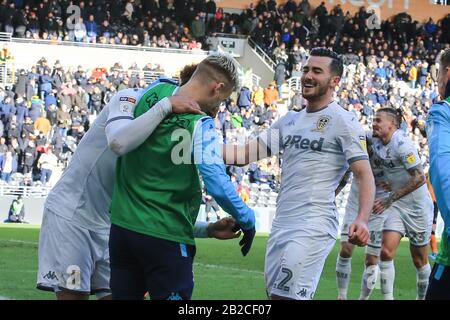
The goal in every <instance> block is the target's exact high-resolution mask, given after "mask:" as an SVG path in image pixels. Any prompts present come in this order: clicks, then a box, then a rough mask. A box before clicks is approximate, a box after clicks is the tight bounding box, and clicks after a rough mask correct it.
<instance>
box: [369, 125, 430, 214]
mask: <svg viewBox="0 0 450 320" xmlns="http://www.w3.org/2000/svg"><path fill="white" fill-rule="evenodd" d="M368 139H371V144H372V149H373V161H374V163H375V165H377V166H379V167H381V168H382V169H383V172H384V176H385V178H386V180H387V181H388V182H389V184H390V186H391V189H392V190H393V191H396V190H399V189H400V188H402V187H404V186H405V185H406V184H407V183H408V181H409V180H410V179H411V175H410V174H409V173H408V170H410V169H413V168H416V167H419V166H420V165H421V160H420V157H419V153H418V151H417V148H416V147H415V146H414V144H413V143H412V141H411V139H410V138H409V137H408V134H407V133H405V132H404V131H403V130H400V129H398V130H397V131H395V132H394V134H393V135H392V138H391V140H390V141H389V143H388V144H386V145H384V144H383V142H382V141H381V140H380V139H378V138H376V137H370V136H368ZM430 200H431V198H430V194H429V192H428V188H427V186H426V184H424V185H423V186H421V187H419V188H418V189H416V190H414V191H413V192H411V193H409V194H407V195H405V196H404V197H402V198H400V199H399V200H397V201H400V202H402V203H404V205H405V206H406V207H411V206H424V205H425V203H426V202H427V201H430ZM427 207H428V206H427Z"/></svg>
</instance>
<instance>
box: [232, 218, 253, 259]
mask: <svg viewBox="0 0 450 320" xmlns="http://www.w3.org/2000/svg"><path fill="white" fill-rule="evenodd" d="M239 229H240V230H242V232H243V233H244V236H243V237H242V239H241V241H239V245H240V246H241V252H242V255H243V256H244V257H245V256H246V255H247V253H248V252H249V251H250V248H251V247H252V243H253V238H254V237H255V234H256V229H255V227H253V228H252V229H249V230H244V229H242V228H241V226H240V225H238V224H236V225H235V226H234V228H233V231H234V232H236V231H238V230H239Z"/></svg>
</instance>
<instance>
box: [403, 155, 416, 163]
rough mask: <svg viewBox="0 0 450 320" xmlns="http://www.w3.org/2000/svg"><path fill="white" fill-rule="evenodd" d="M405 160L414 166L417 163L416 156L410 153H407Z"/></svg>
mask: <svg viewBox="0 0 450 320" xmlns="http://www.w3.org/2000/svg"><path fill="white" fill-rule="evenodd" d="M405 158H406V162H407V163H409V164H414V163H416V161H417V159H416V156H415V155H414V153H412V152H410V153H408V154H407V155H406V157H405Z"/></svg>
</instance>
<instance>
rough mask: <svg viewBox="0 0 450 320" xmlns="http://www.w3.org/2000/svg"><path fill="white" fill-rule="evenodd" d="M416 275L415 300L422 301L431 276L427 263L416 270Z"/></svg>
mask: <svg viewBox="0 0 450 320" xmlns="http://www.w3.org/2000/svg"><path fill="white" fill-rule="evenodd" d="M416 273H417V297H416V300H424V299H425V295H426V293H427V289H428V279H429V278H430V274H431V266H430V264H429V263H427V264H426V265H424V266H423V267H421V268H416Z"/></svg>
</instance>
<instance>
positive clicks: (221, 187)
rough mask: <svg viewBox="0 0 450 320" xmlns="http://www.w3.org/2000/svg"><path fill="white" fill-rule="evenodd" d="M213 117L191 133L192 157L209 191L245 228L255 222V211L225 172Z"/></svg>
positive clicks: (253, 224) (248, 227) (249, 227)
mask: <svg viewBox="0 0 450 320" xmlns="http://www.w3.org/2000/svg"><path fill="white" fill-rule="evenodd" d="M218 141H219V137H218V136H217V133H216V131H215V126H214V121H213V120H212V119H211V118H207V119H204V120H203V122H202V124H201V125H198V126H197V129H196V131H195V134H194V150H193V151H194V161H195V164H196V166H197V169H198V170H199V171H200V174H201V176H202V178H203V182H204V183H205V187H206V189H207V190H208V194H210V195H211V196H212V197H213V198H214V199H215V200H216V201H217V203H218V204H219V206H221V207H222V209H223V210H225V211H226V212H228V213H229V214H230V215H232V216H233V218H235V219H236V221H237V222H238V223H239V224H240V225H241V227H242V228H243V229H245V230H248V229H251V228H253V227H254V226H255V214H254V212H253V210H252V209H250V208H249V207H248V206H247V205H246V204H245V203H244V201H242V199H241V198H240V197H239V195H238V193H237V191H236V189H235V188H234V186H233V184H232V183H231V180H230V178H229V177H228V175H227V174H226V172H225V165H224V163H223V159H222V151H221V147H220V145H219V143H218Z"/></svg>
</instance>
